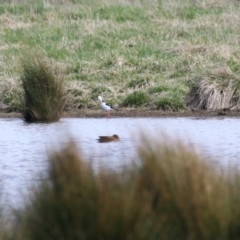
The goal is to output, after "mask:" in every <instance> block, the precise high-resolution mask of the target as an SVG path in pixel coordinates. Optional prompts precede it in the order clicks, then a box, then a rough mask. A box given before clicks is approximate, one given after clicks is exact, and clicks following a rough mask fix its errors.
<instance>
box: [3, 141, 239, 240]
mask: <svg viewBox="0 0 240 240" xmlns="http://www.w3.org/2000/svg"><path fill="white" fill-rule="evenodd" d="M190 149H191V150H190ZM138 155H139V159H140V163H139V164H129V166H128V168H125V170H120V169H119V171H113V170H110V169H109V168H101V169H99V170H98V171H97V172H96V171H93V169H92V166H91V165H90V164H89V163H88V162H86V161H85V159H83V158H82V156H81V155H80V154H79V151H78V150H77V148H76V145H75V144H74V143H73V142H70V143H69V144H66V146H65V147H63V148H62V149H60V150H59V151H52V152H51V154H49V168H48V171H47V177H46V178H44V179H42V180H41V181H40V183H39V185H38V186H37V187H36V186H35V187H33V188H32V191H31V193H30V195H29V196H28V199H26V202H25V206H24V208H23V209H17V210H15V211H14V216H15V221H14V223H13V224H12V226H11V227H10V228H8V229H7V230H6V233H5V236H4V237H3V238H2V239H25V240H28V239H32V240H41V239H42V240H43V239H44V240H48V239H49V240H50V239H90V240H91V239H94V240H96V239H114V240H117V239H121V240H122V239H135V240H136V239H144V240H145V239H147V240H153V239H166V240H168V239H169V240H171V239H172V240H176V239H178V240H181V239H182V240H186V239H189V240H197V239H199V240H203V239H209V240H212V239H222V240H227V239H229V240H234V239H239V238H240V231H239V229H240V228H239V225H240V224H239V223H240V207H239V206H240V205H239V203H240V192H239V187H240V172H239V170H233V169H232V170H231V171H229V172H227V171H220V169H218V168H217V167H216V166H212V165H211V164H210V163H209V162H206V161H205V160H204V159H201V158H199V156H198V155H197V154H196V153H195V152H194V151H193V149H192V148H190V147H189V146H184V145H182V144H181V143H180V142H178V141H174V142H172V141H166V142H159V141H156V139H150V138H146V137H142V145H141V146H140V147H139V149H138ZM2 226H4V225H2Z"/></svg>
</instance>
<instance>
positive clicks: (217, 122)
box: [0, 117, 240, 206]
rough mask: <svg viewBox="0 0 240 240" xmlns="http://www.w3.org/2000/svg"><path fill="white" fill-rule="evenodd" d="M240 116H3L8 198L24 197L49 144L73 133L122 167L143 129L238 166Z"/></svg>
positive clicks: (90, 151)
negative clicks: (107, 138)
mask: <svg viewBox="0 0 240 240" xmlns="http://www.w3.org/2000/svg"><path fill="white" fill-rule="evenodd" d="M239 124H240V118H227V117H226V118H224V117H216V118H182V117H179V118H112V119H105V118H101V119H100V118H96V119H95V118H63V119H61V120H60V121H59V122H56V123H49V124H45V123H32V124H27V123H25V122H24V121H23V120H21V119H0V129H1V132H0V176H1V177H0V179H1V180H2V186H3V188H2V192H3V196H4V199H5V202H8V203H9V204H10V205H11V206H13V205H15V206H17V205H19V204H21V202H22V199H23V198H22V195H23V194H25V193H26V189H28V187H29V186H31V185H32V183H34V181H37V179H38V177H39V174H44V172H45V170H46V166H47V161H46V160H47V154H46V150H47V149H55V150H56V149H58V148H59V147H60V146H61V145H63V144H64V143H67V142H68V141H69V139H70V137H71V139H73V140H74V141H75V142H76V143H77V146H78V147H79V151H81V152H82V154H83V155H84V156H85V157H86V159H89V161H91V162H92V164H93V166H95V167H98V166H99V165H104V166H107V167H110V168H120V167H121V166H123V165H124V164H127V161H129V162H130V161H131V159H132V158H133V157H134V156H135V154H136V152H135V149H136V146H137V145H138V144H139V143H140V138H139V133H140V131H143V132H145V133H146V134H148V135H154V136H155V137H157V138H159V139H162V138H164V135H163V134H162V133H165V134H167V135H168V136H169V137H171V138H177V139H180V140H181V141H183V142H184V143H191V144H192V146H194V148H195V149H196V150H197V152H198V153H199V154H200V155H201V154H204V156H208V157H209V159H211V161H214V162H215V163H216V164H221V165H223V166H224V167H226V166H228V165H229V164H231V165H234V166H236V167H238V166H239V160H240V157H239V156H240V148H239V143H240V128H239ZM113 134H118V135H119V136H120V139H121V141H120V142H113V143H108V144H106V143H105V144H100V143H98V142H97V141H96V139H97V138H98V136H100V135H113Z"/></svg>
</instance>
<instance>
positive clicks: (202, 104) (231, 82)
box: [186, 70, 240, 110]
mask: <svg viewBox="0 0 240 240" xmlns="http://www.w3.org/2000/svg"><path fill="white" fill-rule="evenodd" d="M239 88H240V79H239V78H238V76H235V75H233V74H232V73H231V71H228V70H218V71H216V72H214V73H212V74H206V75H205V76H202V77H199V78H197V79H195V82H194V83H193V87H192V90H191V92H190V93H189V96H188V97H187V98H186V104H187V105H188V106H189V107H191V108H198V109H204V110H221V109H225V108H231V109H239V108H240V92H239Z"/></svg>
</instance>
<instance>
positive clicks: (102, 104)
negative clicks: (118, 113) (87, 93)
mask: <svg viewBox="0 0 240 240" xmlns="http://www.w3.org/2000/svg"><path fill="white" fill-rule="evenodd" d="M98 100H99V101H100V106H101V108H102V109H103V110H104V111H106V112H107V117H110V114H109V111H111V110H112V109H115V110H117V109H116V108H114V107H112V106H110V105H109V104H106V103H105V102H104V101H103V100H102V97H101V96H98Z"/></svg>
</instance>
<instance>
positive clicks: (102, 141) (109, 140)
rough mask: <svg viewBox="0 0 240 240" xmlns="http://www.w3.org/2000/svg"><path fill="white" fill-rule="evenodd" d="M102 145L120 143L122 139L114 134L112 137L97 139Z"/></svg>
mask: <svg viewBox="0 0 240 240" xmlns="http://www.w3.org/2000/svg"><path fill="white" fill-rule="evenodd" d="M97 140H98V142H100V143H108V142H117V141H120V138H119V136H118V135H117V134H114V135H112V136H99V139H97Z"/></svg>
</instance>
